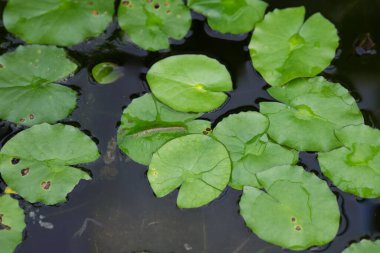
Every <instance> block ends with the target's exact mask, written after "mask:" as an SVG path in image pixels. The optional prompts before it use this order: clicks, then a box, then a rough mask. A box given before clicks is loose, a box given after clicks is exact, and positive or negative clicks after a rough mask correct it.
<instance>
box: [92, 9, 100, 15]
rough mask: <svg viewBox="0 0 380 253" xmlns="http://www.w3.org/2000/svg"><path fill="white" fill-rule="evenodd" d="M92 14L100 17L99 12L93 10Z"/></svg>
mask: <svg viewBox="0 0 380 253" xmlns="http://www.w3.org/2000/svg"><path fill="white" fill-rule="evenodd" d="M91 13H92V16H98V15H99V12H98V11H97V10H93V11H92V12H91Z"/></svg>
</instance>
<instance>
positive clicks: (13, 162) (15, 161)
mask: <svg viewBox="0 0 380 253" xmlns="http://www.w3.org/2000/svg"><path fill="white" fill-rule="evenodd" d="M19 162H20V159H19V158H12V161H11V163H12V164H13V165H16V164H18V163H19Z"/></svg>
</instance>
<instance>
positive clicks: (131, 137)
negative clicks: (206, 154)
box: [117, 94, 211, 165]
mask: <svg viewBox="0 0 380 253" xmlns="http://www.w3.org/2000/svg"><path fill="white" fill-rule="evenodd" d="M199 116H201V114H197V113H183V112H177V111H174V110H173V109H171V108H169V107H168V106H166V105H164V104H162V103H161V102H159V101H157V99H155V98H154V97H153V96H152V95H151V94H146V95H144V96H142V97H140V98H137V99H134V100H133V101H132V103H131V104H130V105H129V106H128V107H127V108H126V109H125V110H124V112H123V115H122V118H121V126H120V128H119V131H118V136H117V139H118V145H119V148H120V149H121V150H122V151H123V152H124V153H126V154H127V155H128V156H129V157H130V158H131V159H132V160H134V161H136V162H138V163H141V164H145V165H148V164H149V163H150V160H151V159H152V155H153V153H155V152H156V151H157V150H158V149H159V148H160V147H161V146H162V145H164V144H165V143H166V142H168V141H170V140H172V139H174V138H177V137H180V136H184V135H187V134H190V133H203V132H205V134H208V132H209V131H210V130H211V129H210V127H211V126H210V122H209V121H206V120H195V119H196V118H198V117H199Z"/></svg>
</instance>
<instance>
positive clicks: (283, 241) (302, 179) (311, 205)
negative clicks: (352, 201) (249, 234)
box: [240, 166, 340, 250]
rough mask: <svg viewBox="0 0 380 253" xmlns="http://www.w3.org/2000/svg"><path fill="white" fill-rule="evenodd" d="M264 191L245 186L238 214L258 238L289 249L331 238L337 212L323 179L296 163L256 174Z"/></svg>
mask: <svg viewBox="0 0 380 253" xmlns="http://www.w3.org/2000/svg"><path fill="white" fill-rule="evenodd" d="M257 179H258V181H259V182H260V184H261V185H262V186H263V188H264V190H265V191H262V190H259V189H257V188H253V187H245V188H244V192H243V196H242V198H241V200H240V213H241V215H242V216H243V218H244V220H245V222H246V224H247V226H248V227H249V228H250V229H252V231H253V232H254V233H255V234H256V235H257V236H258V237H260V238H261V239H263V240H265V241H267V242H269V243H272V244H275V245H278V246H281V247H284V248H287V249H291V250H304V249H307V248H309V247H311V246H320V245H324V244H326V243H328V242H330V241H332V240H333V239H334V237H335V235H336V233H337V232H338V228H339V221H340V213H339V207H338V203H337V200H336V197H335V195H334V194H333V193H332V192H331V191H330V189H329V187H328V186H327V184H326V182H324V181H322V180H321V179H319V178H318V177H317V176H315V175H314V174H312V173H309V172H306V171H305V170H303V168H302V167H298V166H281V167H277V168H276V167H275V168H272V169H270V170H267V171H264V172H261V173H258V174H257Z"/></svg>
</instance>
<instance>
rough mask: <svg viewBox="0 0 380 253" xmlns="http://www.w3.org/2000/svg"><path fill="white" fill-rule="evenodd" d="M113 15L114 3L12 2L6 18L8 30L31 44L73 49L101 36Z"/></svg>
mask: <svg viewBox="0 0 380 253" xmlns="http://www.w3.org/2000/svg"><path fill="white" fill-rule="evenodd" d="M113 13H114V1H104V0H81V1H76V0H64V1H62V0H52V1H40V0H28V1H24V0H9V1H7V5H6V7H5V10H4V15H3V17H4V25H5V27H6V29H7V30H8V31H10V32H11V33H13V34H15V35H16V36H18V37H20V38H21V39H23V40H24V41H26V42H28V43H31V44H49V45H59V46H72V45H75V44H78V43H80V42H83V41H84V40H86V39H88V38H91V37H96V36H98V35H100V34H101V33H102V32H103V31H104V30H105V29H106V28H107V26H108V25H109V24H110V23H111V21H112V16H113ZM44 24H49V25H44Z"/></svg>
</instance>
